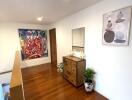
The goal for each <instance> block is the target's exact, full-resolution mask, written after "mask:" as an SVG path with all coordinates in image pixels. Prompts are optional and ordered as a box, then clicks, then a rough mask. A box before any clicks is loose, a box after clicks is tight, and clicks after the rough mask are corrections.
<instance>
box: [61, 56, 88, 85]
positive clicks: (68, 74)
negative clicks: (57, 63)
mask: <svg viewBox="0 0 132 100" xmlns="http://www.w3.org/2000/svg"><path fill="white" fill-rule="evenodd" d="M63 62H64V71H63V76H64V78H65V79H67V80H68V81H69V82H71V83H72V84H73V85H74V86H80V85H81V84H83V81H84V76H83V75H84V71H85V67H86V60H85V59H81V58H77V57H74V56H65V57H63Z"/></svg>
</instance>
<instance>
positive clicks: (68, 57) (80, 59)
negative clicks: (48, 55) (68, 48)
mask: <svg viewBox="0 0 132 100" xmlns="http://www.w3.org/2000/svg"><path fill="white" fill-rule="evenodd" d="M63 58H67V59H70V60H73V61H77V62H78V61H82V60H85V59H82V58H78V57H75V56H71V55H69V56H64V57H63Z"/></svg>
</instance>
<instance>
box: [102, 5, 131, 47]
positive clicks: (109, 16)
mask: <svg viewBox="0 0 132 100" xmlns="http://www.w3.org/2000/svg"><path fill="white" fill-rule="evenodd" d="M130 23H131V7H127V8H123V9H119V10H116V11H112V12H109V13H106V14H104V15H103V40H102V41H103V44H105V45H119V46H124V45H128V44H129V31H130Z"/></svg>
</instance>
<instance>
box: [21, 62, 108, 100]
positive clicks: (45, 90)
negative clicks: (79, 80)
mask: <svg viewBox="0 0 132 100" xmlns="http://www.w3.org/2000/svg"><path fill="white" fill-rule="evenodd" d="M22 76H23V81H24V93H25V98H26V100H108V99H106V98H104V97H103V96H101V95H100V94H98V93H97V92H92V93H86V92H85V90H84V86H83V85H82V86H81V87H79V88H76V87H74V86H73V85H72V84H70V83H69V82H68V81H67V80H65V79H64V78H63V76H62V74H61V73H58V72H57V71H56V67H54V66H51V64H45V65H39V66H36V67H31V68H25V69H23V70H22Z"/></svg>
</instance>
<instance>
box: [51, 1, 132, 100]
mask: <svg viewBox="0 0 132 100" xmlns="http://www.w3.org/2000/svg"><path fill="white" fill-rule="evenodd" d="M130 5H132V0H103V1H102V2H100V3H98V4H96V5H93V6H91V7H89V8H87V9H85V10H82V11H80V12H78V13H76V14H73V15H72V16H69V17H67V18H65V19H63V20H61V21H58V22H56V23H55V24H54V25H52V27H56V31H57V54H58V55H57V56H58V62H61V61H62V56H64V55H68V54H70V53H71V50H72V33H71V32H72V29H75V28H79V27H85V28H86V30H85V53H86V60H87V67H93V68H94V69H95V71H96V72H97V74H96V90H97V91H98V92H99V93H101V94H103V95H104V96H106V97H107V98H109V99H110V100H132V61H131V59H132V28H131V31H130V43H129V46H106V45H102V26H103V24H102V23H103V14H104V13H107V12H109V11H113V10H117V9H120V8H123V7H127V6H130ZM62 49H63V50H62Z"/></svg>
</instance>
